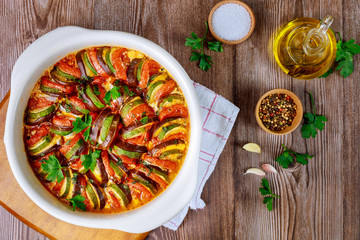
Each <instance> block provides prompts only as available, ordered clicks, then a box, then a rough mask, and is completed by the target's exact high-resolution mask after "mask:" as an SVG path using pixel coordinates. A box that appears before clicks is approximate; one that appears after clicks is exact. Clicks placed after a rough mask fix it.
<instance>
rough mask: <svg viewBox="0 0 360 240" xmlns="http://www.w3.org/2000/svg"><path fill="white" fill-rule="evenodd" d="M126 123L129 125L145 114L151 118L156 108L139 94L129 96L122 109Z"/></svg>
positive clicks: (121, 113)
mask: <svg viewBox="0 0 360 240" xmlns="http://www.w3.org/2000/svg"><path fill="white" fill-rule="evenodd" d="M120 115H121V118H122V119H123V122H124V125H125V126H129V125H130V124H132V123H134V122H135V121H136V120H140V119H141V118H142V117H143V116H147V117H149V118H151V117H154V116H155V112H154V110H153V109H152V108H151V107H149V106H148V105H147V104H146V103H145V102H144V101H143V100H142V99H141V98H140V97H139V96H136V97H133V98H129V99H128V100H127V101H126V102H125V104H124V106H123V107H122V109H121V111H120Z"/></svg>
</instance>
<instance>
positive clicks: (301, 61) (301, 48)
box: [273, 16, 336, 79]
mask: <svg viewBox="0 0 360 240" xmlns="http://www.w3.org/2000/svg"><path fill="white" fill-rule="evenodd" d="M332 22H333V18H332V17H331V16H326V17H324V18H323V19H322V21H321V22H320V20H317V19H314V18H297V19H295V20H293V21H290V22H288V23H287V24H285V25H284V26H283V27H281V28H280V29H279V31H278V32H277V34H276V36H275V39H274V44H273V53H274V56H275V59H276V62H277V63H278V64H279V66H280V67H281V69H282V70H283V71H284V72H285V73H286V74H288V75H289V76H292V77H294V78H299V79H312V78H317V77H320V76H321V75H323V74H324V73H326V72H327V71H328V70H329V69H330V67H331V66H332V64H333V63H334V60H335V55H336V38H335V35H334V33H333V31H332V30H331V29H330V25H331V24H332Z"/></svg>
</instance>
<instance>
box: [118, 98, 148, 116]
mask: <svg viewBox="0 0 360 240" xmlns="http://www.w3.org/2000/svg"><path fill="white" fill-rule="evenodd" d="M143 103H144V101H143V100H142V99H141V98H140V97H139V96H136V97H134V98H132V99H130V100H129V101H128V102H127V103H125V105H124V106H123V108H122V109H121V111H120V115H121V117H122V118H123V119H124V118H125V117H126V116H127V115H128V113H129V112H130V110H131V109H132V108H135V107H137V106H139V105H140V104H143Z"/></svg>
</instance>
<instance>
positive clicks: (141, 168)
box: [136, 164, 168, 188]
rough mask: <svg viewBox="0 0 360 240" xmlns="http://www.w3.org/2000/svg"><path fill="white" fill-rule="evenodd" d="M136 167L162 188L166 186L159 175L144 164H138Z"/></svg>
mask: <svg viewBox="0 0 360 240" xmlns="http://www.w3.org/2000/svg"><path fill="white" fill-rule="evenodd" d="M136 169H137V170H138V171H140V172H142V173H145V175H146V176H148V177H149V178H150V179H152V180H154V181H155V182H156V183H158V184H159V185H160V187H162V188H166V187H167V185H168V183H167V182H166V181H165V180H164V179H162V178H161V177H159V176H158V175H156V174H154V173H152V172H151V171H150V170H149V169H148V168H146V167H145V166H144V165H142V164H139V165H137V166H136Z"/></svg>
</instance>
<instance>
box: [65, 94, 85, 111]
mask: <svg viewBox="0 0 360 240" xmlns="http://www.w3.org/2000/svg"><path fill="white" fill-rule="evenodd" d="M69 100H70V102H71V103H72V104H74V105H75V106H77V107H79V108H82V109H87V107H86V104H85V103H84V102H83V101H81V100H80V98H78V97H76V96H72V97H70V98H69Z"/></svg>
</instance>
